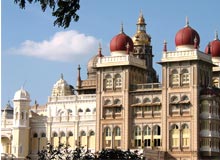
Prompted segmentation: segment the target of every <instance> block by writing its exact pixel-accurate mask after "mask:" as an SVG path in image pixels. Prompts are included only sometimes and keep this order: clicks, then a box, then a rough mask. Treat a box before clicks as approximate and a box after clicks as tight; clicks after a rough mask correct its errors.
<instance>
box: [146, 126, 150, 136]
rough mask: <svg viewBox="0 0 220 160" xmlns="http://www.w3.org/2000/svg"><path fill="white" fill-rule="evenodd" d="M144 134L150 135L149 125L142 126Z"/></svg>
mask: <svg viewBox="0 0 220 160" xmlns="http://www.w3.org/2000/svg"><path fill="white" fill-rule="evenodd" d="M144 135H151V128H150V127H149V126H146V127H145V128H144Z"/></svg>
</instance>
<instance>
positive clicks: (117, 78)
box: [115, 74, 122, 88]
mask: <svg viewBox="0 0 220 160" xmlns="http://www.w3.org/2000/svg"><path fill="white" fill-rule="evenodd" d="M121 86H122V79H121V75H120V74H116V75H115V87H116V88H120V87H121Z"/></svg>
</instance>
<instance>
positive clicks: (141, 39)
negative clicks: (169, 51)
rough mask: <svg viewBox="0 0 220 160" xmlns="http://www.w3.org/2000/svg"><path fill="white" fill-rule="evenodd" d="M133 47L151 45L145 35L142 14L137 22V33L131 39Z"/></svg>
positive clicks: (149, 39)
mask: <svg viewBox="0 0 220 160" xmlns="http://www.w3.org/2000/svg"><path fill="white" fill-rule="evenodd" d="M132 40H133V43H134V45H147V46H149V45H150V43H151V37H150V35H148V34H147V33H146V23H145V19H144V16H143V14H142V12H141V13H140V16H139V18H138V21H137V31H136V33H135V35H134V36H133V38H132Z"/></svg>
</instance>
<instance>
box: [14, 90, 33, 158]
mask: <svg viewBox="0 0 220 160" xmlns="http://www.w3.org/2000/svg"><path fill="white" fill-rule="evenodd" d="M30 101H31V100H30V95H29V93H28V92H27V91H26V90H24V89H23V87H22V88H21V89H20V90H18V91H17V92H16V93H15V95H14V99H13V102H14V123H13V141H12V153H13V154H14V155H15V156H16V158H18V159H25V157H26V156H27V155H28V148H29V139H28V137H29V130H30V127H29V110H30Z"/></svg>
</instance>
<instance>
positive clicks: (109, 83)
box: [105, 74, 113, 89]
mask: <svg viewBox="0 0 220 160" xmlns="http://www.w3.org/2000/svg"><path fill="white" fill-rule="evenodd" d="M105 87H106V88H107V89H108V88H112V87H113V81H112V77H111V75H110V74H108V75H106V76H105Z"/></svg>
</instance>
